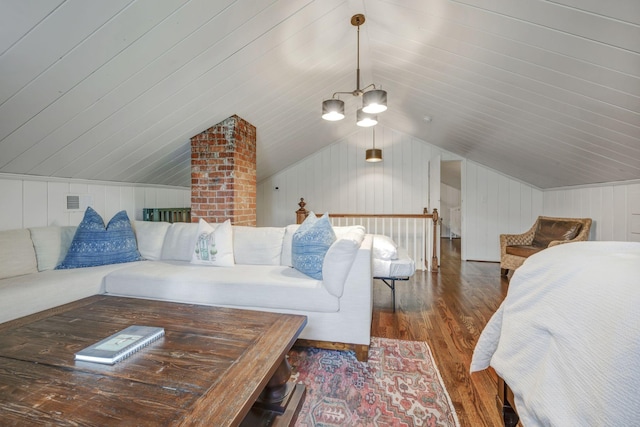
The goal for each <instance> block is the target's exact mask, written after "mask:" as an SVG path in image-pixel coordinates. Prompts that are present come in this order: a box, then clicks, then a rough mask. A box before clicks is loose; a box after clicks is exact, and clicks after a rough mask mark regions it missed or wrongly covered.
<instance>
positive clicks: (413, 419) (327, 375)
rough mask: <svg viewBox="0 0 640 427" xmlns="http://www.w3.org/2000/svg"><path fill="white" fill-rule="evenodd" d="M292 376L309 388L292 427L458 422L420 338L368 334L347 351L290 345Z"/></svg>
mask: <svg viewBox="0 0 640 427" xmlns="http://www.w3.org/2000/svg"><path fill="white" fill-rule="evenodd" d="M289 363H290V364H291V368H292V370H293V374H292V377H291V379H292V380H293V381H295V382H298V383H303V384H305V385H306V387H307V396H306V398H305V402H304V404H303V406H302V409H301V410H300V415H299V416H298V421H297V422H296V426H300V427H310V426H316V427H333V426H380V427H383V426H384V427H391V426H393V427H410V426H427V427H435V426H454V427H459V426H460V423H459V421H458V417H457V415H456V412H455V409H454V408H453V405H452V404H451V398H450V397H449V394H448V393H447V390H446V389H445V388H444V384H443V383H442V378H441V377H440V373H439V372H438V368H437V367H436V365H435V363H434V361H433V357H432V356H431V350H430V349H429V346H428V345H427V344H426V343H424V342H416V341H399V340H391V339H384V338H372V340H371V347H370V350H369V361H368V362H367V363H362V362H358V360H356V358H355V354H354V353H353V352H350V351H337V350H320V349H316V348H299V347H296V348H294V349H293V350H292V351H291V352H289Z"/></svg>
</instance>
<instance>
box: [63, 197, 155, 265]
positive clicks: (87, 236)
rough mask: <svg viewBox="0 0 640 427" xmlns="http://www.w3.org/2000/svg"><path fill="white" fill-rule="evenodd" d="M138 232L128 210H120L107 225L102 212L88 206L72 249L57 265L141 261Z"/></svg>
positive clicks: (72, 243) (74, 238)
mask: <svg viewBox="0 0 640 427" xmlns="http://www.w3.org/2000/svg"><path fill="white" fill-rule="evenodd" d="M142 259H143V258H142V257H141V256H140V252H138V245H137V243H136V235H135V233H134V232H133V228H131V222H130V221H129V217H128V216H127V213H126V212H125V211H120V212H118V213H117V214H115V215H114V216H113V218H111V221H109V224H107V226H106V227H105V226H104V221H103V220H102V217H101V216H100V214H98V213H97V212H96V211H95V210H93V208H91V207H88V208H87V210H86V211H85V213H84V218H83V219H82V222H81V223H80V225H78V229H77V230H76V234H75V235H74V236H73V241H72V242H71V246H70V247H69V252H67V255H66V256H65V258H64V261H62V262H61V263H60V264H59V265H58V266H57V267H56V269H68V268H80V267H94V266H97V265H107V264H118V263H122V262H131V261H140V260H142Z"/></svg>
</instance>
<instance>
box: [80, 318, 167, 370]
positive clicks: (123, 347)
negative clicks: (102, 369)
mask: <svg viewBox="0 0 640 427" xmlns="http://www.w3.org/2000/svg"><path fill="white" fill-rule="evenodd" d="M162 336H164V328H157V327H154V326H138V325H133V326H129V327H128V328H125V329H123V330H121V331H120V332H116V333H115V334H113V335H111V336H109V337H107V338H105V339H103V340H102V341H99V342H97V343H95V344H93V345H90V346H89V347H87V348H84V349H82V350H81V351H79V352H77V353H76V357H75V360H82V361H85V362H96V363H104V364H107V365H113V364H114V363H116V362H118V361H120V360H122V359H124V358H125V357H129V356H130V355H131V354H133V353H135V352H136V351H138V350H140V349H141V348H142V347H145V346H147V345H149V344H150V343H152V342H154V341H156V340H157V339H158V338H160V337H162Z"/></svg>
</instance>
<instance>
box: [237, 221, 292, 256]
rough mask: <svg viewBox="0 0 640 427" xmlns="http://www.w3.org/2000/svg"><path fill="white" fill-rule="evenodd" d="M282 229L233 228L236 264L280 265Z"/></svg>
mask: <svg viewBox="0 0 640 427" xmlns="http://www.w3.org/2000/svg"><path fill="white" fill-rule="evenodd" d="M283 238H284V228H283V227H243V226H234V227H233V257H234V258H235V261H236V264H250V265H280V254H281V253H282V239H283Z"/></svg>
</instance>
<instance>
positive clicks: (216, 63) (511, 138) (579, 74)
mask: <svg viewBox="0 0 640 427" xmlns="http://www.w3.org/2000/svg"><path fill="white" fill-rule="evenodd" d="M355 13H364V14H365V16H366V20H367V21H366V23H365V24H364V25H363V26H362V27H361V69H362V83H363V86H364V85H365V84H368V83H372V82H373V83H376V85H381V86H382V88H383V89H385V90H387V92H388V94H389V110H388V111H387V112H385V113H383V114H381V115H380V122H381V123H382V124H384V125H385V126H388V127H391V128H394V129H396V130H399V131H401V132H405V133H407V134H410V135H414V136H415V137H417V138H420V139H422V140H424V141H427V142H429V143H431V144H434V145H437V146H440V147H442V148H444V149H446V150H449V151H451V152H454V153H457V154H459V155H461V156H463V157H466V158H468V159H471V160H474V161H476V162H478V163H480V164H483V165H486V166H488V167H491V168H494V169H496V170H498V171H500V172H502V173H505V174H507V175H510V176H513V177H515V178H518V179H520V180H522V181H525V182H527V183H530V184H532V185H535V186H537V187H539V188H550V187H558V186H567V185H578V184H588V183H598V182H611V181H622V180H630V179H638V178H640V1H638V0H610V1H606V2H605V1H600V0H558V1H542V0H461V1H448V0H351V1H338V0H322V1H320V0H317V1H310V0H282V1H254V0H237V1H232V0H216V1H212V0H191V1H179V0H138V1H131V0H109V1H86V0H66V1H63V0H46V1H45V0H40V1H36V0H34V1H19V0H0V172H4V173H17V174H32V175H44V176H55V177H71V178H83V179H97V180H109V181H121V182H138V183H154V184H168V185H180V186H189V185H190V169H189V163H190V153H189V137H191V136H193V135H195V134H197V133H199V132H201V131H202V130H204V129H206V128H208V127H210V126H211V125H213V124H215V123H218V122H220V121H221V120H223V119H225V118H227V117H229V116H230V115H232V114H238V115H239V116H241V117H243V118H244V119H246V120H247V121H249V122H251V123H252V124H254V125H255V126H256V127H257V130H258V165H257V168H258V179H259V180H260V179H262V178H265V177H268V176H270V175H272V174H274V173H276V172H278V171H280V170H282V169H283V168H286V167H287V166H289V165H291V164H293V163H295V162H296V161H299V160H301V159H302V158H304V157H306V156H308V155H310V154H312V153H314V152H315V151H317V150H318V149H320V148H322V147H324V146H327V145H329V144H331V143H333V142H335V141H337V140H338V139H340V138H343V137H345V136H347V135H349V134H350V133H352V132H355V131H356V126H355V117H354V116H355V109H356V108H357V99H345V101H347V109H348V111H347V118H346V119H345V120H343V121H341V122H334V123H330V122H326V121H323V120H322V119H321V118H320V110H321V108H320V106H321V102H322V100H324V99H327V98H329V97H330V96H331V94H332V93H333V92H335V91H351V90H353V89H355V68H356V65H355V62H356V61H355V60H356V30H355V27H353V26H351V24H350V22H349V21H350V18H351V16H352V15H353V14H355ZM350 98H353V97H350ZM343 99H344V98H343ZM425 116H430V117H432V118H433V120H432V121H431V122H430V123H428V122H426V121H425V120H424V117H425Z"/></svg>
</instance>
